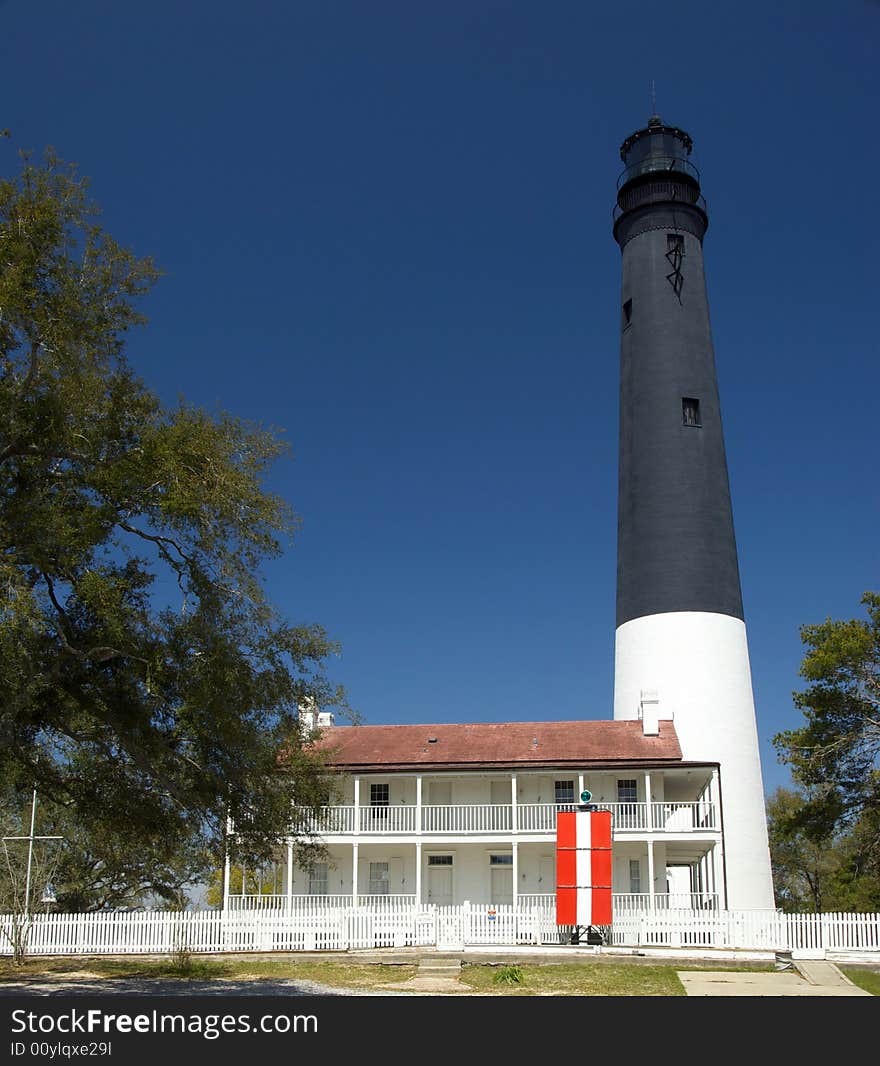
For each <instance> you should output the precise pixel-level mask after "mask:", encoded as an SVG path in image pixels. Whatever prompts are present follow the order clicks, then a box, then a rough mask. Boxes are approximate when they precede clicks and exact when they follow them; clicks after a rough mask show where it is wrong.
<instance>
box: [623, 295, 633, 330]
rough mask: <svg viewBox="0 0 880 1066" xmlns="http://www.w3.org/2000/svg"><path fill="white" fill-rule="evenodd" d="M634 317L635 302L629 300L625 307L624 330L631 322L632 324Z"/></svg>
mask: <svg viewBox="0 0 880 1066" xmlns="http://www.w3.org/2000/svg"><path fill="white" fill-rule="evenodd" d="M632 316H633V302H632V300H627V301H626V303H625V304H624V305H623V328H624V329H626V327H627V326H628V325H629V324H630V322H632Z"/></svg>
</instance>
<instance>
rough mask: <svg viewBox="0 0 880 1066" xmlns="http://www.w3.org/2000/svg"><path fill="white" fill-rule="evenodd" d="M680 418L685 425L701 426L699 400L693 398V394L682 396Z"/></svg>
mask: <svg viewBox="0 0 880 1066" xmlns="http://www.w3.org/2000/svg"><path fill="white" fill-rule="evenodd" d="M681 420H682V422H683V423H684V424H685V425H686V426H697V427H700V426H702V424H703V423H702V422H701V421H700V401H699V400H695V399H694V397H693V396H682V398H681Z"/></svg>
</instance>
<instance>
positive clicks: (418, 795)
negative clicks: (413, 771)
mask: <svg viewBox="0 0 880 1066" xmlns="http://www.w3.org/2000/svg"><path fill="white" fill-rule="evenodd" d="M421 832H422V775H421V774H419V776H418V777H417V778H416V833H419V834H420V833H421ZM419 848H421V844H420V845H419Z"/></svg>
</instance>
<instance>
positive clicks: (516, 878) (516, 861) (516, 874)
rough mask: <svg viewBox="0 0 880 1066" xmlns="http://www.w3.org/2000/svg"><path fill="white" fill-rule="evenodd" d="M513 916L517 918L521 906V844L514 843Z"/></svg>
mask: <svg viewBox="0 0 880 1066" xmlns="http://www.w3.org/2000/svg"><path fill="white" fill-rule="evenodd" d="M512 873H513V897H512V902H513V916H514V918H516V909H517V906H518V905H519V844H517V842H516V841H515V840H514V842H513V871H512Z"/></svg>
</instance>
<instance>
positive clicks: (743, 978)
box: [677, 962, 871, 996]
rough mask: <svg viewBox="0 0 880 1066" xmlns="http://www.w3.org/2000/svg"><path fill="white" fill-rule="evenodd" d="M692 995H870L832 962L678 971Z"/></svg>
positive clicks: (682, 981)
mask: <svg viewBox="0 0 880 1066" xmlns="http://www.w3.org/2000/svg"><path fill="white" fill-rule="evenodd" d="M677 972H678V977H679V980H680V981H681V983H682V984H683V985H684V989H685V992H687V994H688V995H689V996H869V995H870V994H871V993H870V992H865V990H864V989H862V988H859V987H858V986H857V985H854V984H853V983H852V981H850V980H849V978H847V977H845V976H844V975H843V974H842V973H841V972H840V970H838V968H837V967H836V966H835V965H834V963H833V962H797V963H795V968H794V969H792V970H782V971H778V972H764V973H743V972H741V971H737V970H690V971H688V970H681V971H677Z"/></svg>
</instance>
